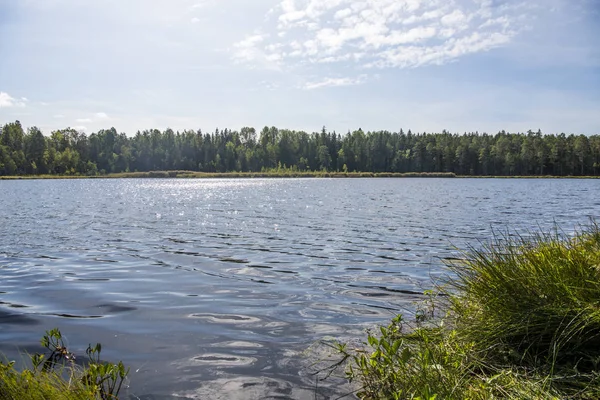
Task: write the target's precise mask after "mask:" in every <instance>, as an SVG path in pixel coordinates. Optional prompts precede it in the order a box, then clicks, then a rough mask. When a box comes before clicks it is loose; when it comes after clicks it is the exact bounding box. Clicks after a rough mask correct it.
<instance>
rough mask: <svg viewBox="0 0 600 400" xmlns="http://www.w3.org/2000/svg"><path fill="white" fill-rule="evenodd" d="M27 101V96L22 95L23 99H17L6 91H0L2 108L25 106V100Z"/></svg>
mask: <svg viewBox="0 0 600 400" xmlns="http://www.w3.org/2000/svg"><path fill="white" fill-rule="evenodd" d="M27 101H28V100H27V99H26V98H25V97H22V98H21V100H17V99H15V98H14V97H12V96H10V95H9V94H8V93H6V92H0V108H3V107H6V108H8V107H25V102H27Z"/></svg>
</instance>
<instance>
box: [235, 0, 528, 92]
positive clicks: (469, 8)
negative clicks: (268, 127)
mask: <svg viewBox="0 0 600 400" xmlns="http://www.w3.org/2000/svg"><path fill="white" fill-rule="evenodd" d="M524 2H525V0H514V1H511V2H509V3H503V4H502V5H501V6H498V5H495V3H493V2H492V1H488V0H281V1H280V3H279V6H278V7H276V8H274V9H271V10H270V13H271V14H273V15H274V16H275V17H276V21H275V22H274V25H273V23H271V24H272V25H273V26H270V25H269V24H268V22H266V23H265V25H264V26H262V27H260V29H261V31H262V32H266V34H260V35H252V36H248V37H246V38H245V39H243V40H242V41H240V42H238V43H237V44H235V45H234V48H235V51H234V54H233V57H234V59H235V60H236V61H238V62H245V63H248V64H253V65H256V64H261V63H262V64H263V65H264V64H265V61H274V62H276V63H277V64H278V65H279V66H288V67H291V66H294V65H298V62H299V61H302V62H306V63H310V64H324V63H329V64H330V63H336V62H347V63H351V64H354V65H355V66H356V67H358V68H412V67H418V66H423V65H431V64H433V65H440V64H444V63H448V62H451V61H453V60H456V59H458V58H460V57H462V56H465V55H468V54H473V53H478V52H484V51H488V50H491V49H494V48H497V47H500V46H503V45H506V44H508V43H510V42H511V41H512V40H513V39H514V37H515V36H516V35H517V34H519V33H520V32H521V31H522V30H524V29H525V26H526V24H525V23H523V22H524V21H525V20H526V19H527V18H528V16H529V15H528V12H527V10H529V11H531V8H527V7H524V4H525V3H524ZM328 86H330V85H328Z"/></svg>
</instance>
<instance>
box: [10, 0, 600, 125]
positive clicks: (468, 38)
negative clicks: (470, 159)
mask: <svg viewBox="0 0 600 400" xmlns="http://www.w3.org/2000/svg"><path fill="white" fill-rule="evenodd" d="M15 120H20V121H21V122H22V124H23V125H24V126H26V127H29V126H38V127H39V128H41V129H42V131H43V132H44V133H45V134H49V133H50V132H51V131H52V130H56V129H62V128H66V127H72V128H75V129H78V130H81V131H84V132H86V133H88V134H89V133H92V132H95V131H98V130H99V129H107V128H110V127H113V126H114V127H115V128H116V129H117V130H118V131H119V132H125V133H127V134H129V135H133V134H135V132H136V131H138V130H144V129H154V128H157V129H161V130H164V129H166V128H172V129H174V130H183V129H194V130H196V129H202V130H203V131H211V132H212V131H214V130H215V129H216V128H219V129H224V128H229V129H240V128H241V127H244V126H253V127H256V128H257V129H259V130H260V129H261V128H262V127H263V126H265V125H268V126H276V127H278V128H287V129H295V130H306V131H316V130H320V129H321V128H322V127H323V126H325V127H326V128H327V129H328V130H330V131H334V130H335V131H337V132H339V133H345V132H348V131H352V130H355V129H358V128H362V129H363V130H365V131H366V130H390V131H398V130H400V129H401V128H402V129H404V130H405V131H406V130H408V129H411V130H412V131H413V132H440V131H442V130H444V129H445V130H447V131H450V132H456V133H462V132H474V131H478V132H480V133H481V132H487V133H496V132H498V131H500V130H506V131H509V132H525V131H527V130H529V129H532V130H535V131H537V130H538V129H541V130H542V131H543V132H544V133H560V132H565V133H575V134H581V133H582V134H586V135H592V134H600V0H94V1H91V0H0V124H4V123H7V122H12V121H15Z"/></svg>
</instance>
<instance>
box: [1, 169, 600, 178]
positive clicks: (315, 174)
mask: <svg viewBox="0 0 600 400" xmlns="http://www.w3.org/2000/svg"><path fill="white" fill-rule="evenodd" d="M107 178H108V179H110V178H115V179H122V178H204V179H208V178H220V179H224V178H479V179H600V176H554V175H543V176H516V175H515V176H471V175H456V174H454V173H453V172H407V173H397V172H325V171H297V170H291V169H284V170H272V171H266V172H195V171H179V170H177V171H148V172H121V173H114V174H105V175H90V176H88V175H17V176H0V180H19V179H107Z"/></svg>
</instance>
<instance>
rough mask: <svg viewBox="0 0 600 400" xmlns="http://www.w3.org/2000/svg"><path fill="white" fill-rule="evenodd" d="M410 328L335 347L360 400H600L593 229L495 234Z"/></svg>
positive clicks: (599, 252)
mask: <svg viewBox="0 0 600 400" xmlns="http://www.w3.org/2000/svg"><path fill="white" fill-rule="evenodd" d="M450 270H451V275H450V277H449V278H448V279H447V280H446V281H445V283H444V284H443V285H442V286H440V287H438V290H436V292H435V293H434V292H430V293H428V295H429V299H428V301H427V302H426V303H425V304H424V306H423V307H421V308H420V310H419V312H418V313H417V318H416V322H414V323H413V324H410V325H407V323H406V322H405V321H404V320H403V318H402V316H401V315H399V316H398V317H396V318H394V319H393V320H392V322H391V323H390V324H389V325H388V326H386V327H381V329H380V331H379V332H376V333H373V332H369V334H368V340H367V342H366V343H364V346H363V347H362V348H359V349H353V350H352V349H349V348H348V346H347V345H345V344H337V345H336V349H337V351H338V352H339V353H341V354H342V355H343V357H344V360H345V361H349V364H348V367H347V370H346V374H347V377H348V378H349V379H350V380H351V381H355V382H357V384H358V385H359V387H360V389H359V390H358V392H357V393H358V395H359V397H361V398H364V399H425V400H433V399H438V400H439V399H534V398H535V399H597V398H600V308H599V304H600V230H599V229H598V227H597V226H596V225H592V226H591V227H589V228H586V229H585V230H583V231H581V232H579V233H578V234H577V235H575V237H574V238H571V239H568V238H565V237H563V236H561V235H559V234H558V233H556V232H555V233H553V234H537V235H535V236H534V237H532V238H531V237H530V238H523V237H513V236H509V235H505V236H501V237H498V238H496V239H495V240H494V241H493V242H492V243H491V244H489V245H487V246H486V247H484V248H483V250H476V249H470V251H468V252H467V253H466V254H465V260H464V262H462V263H460V264H458V263H454V264H452V265H450Z"/></svg>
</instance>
